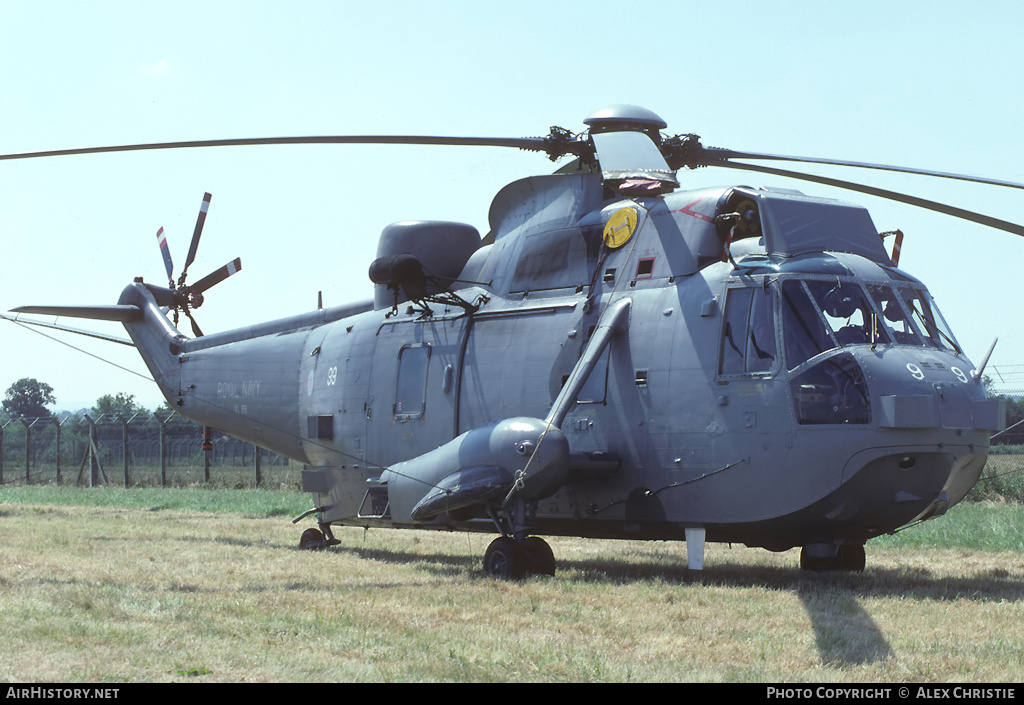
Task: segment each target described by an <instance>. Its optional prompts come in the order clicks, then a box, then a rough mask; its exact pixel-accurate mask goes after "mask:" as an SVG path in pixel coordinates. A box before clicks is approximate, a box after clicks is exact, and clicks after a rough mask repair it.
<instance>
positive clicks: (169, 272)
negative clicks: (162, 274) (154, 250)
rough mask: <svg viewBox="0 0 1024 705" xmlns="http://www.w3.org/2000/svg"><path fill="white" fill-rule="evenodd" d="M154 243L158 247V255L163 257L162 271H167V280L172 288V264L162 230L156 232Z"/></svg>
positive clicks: (165, 236)
mask: <svg viewBox="0 0 1024 705" xmlns="http://www.w3.org/2000/svg"><path fill="white" fill-rule="evenodd" d="M156 241H157V244H158V245H160V254H162V255H163V257H164V269H166V270H167V280H168V281H169V282H170V283H171V286H172V287H173V286H174V262H172V261H171V250H170V248H169V247H168V246H167V235H165V234H164V229H163V228H160V229H159V230H157V231H156Z"/></svg>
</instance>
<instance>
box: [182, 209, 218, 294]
mask: <svg viewBox="0 0 1024 705" xmlns="http://www.w3.org/2000/svg"><path fill="white" fill-rule="evenodd" d="M212 197H213V196H212V194H210V193H209V192H206V193H205V194H203V205H202V206H200V208H199V217H198V218H197V219H196V229H195V231H194V232H193V233H192V244H191V245H189V248H188V257H186V258H185V268H184V269H182V270H181V279H180V280H179V281H178V284H179V285H180V284H183V283H184V282H185V273H186V272H187V271H188V267H189V265H190V264H192V262H193V260H195V258H196V250H198V249H199V236H200V235H202V234H203V225H204V224H205V223H206V212H207V211H208V210H210V199H211V198H212Z"/></svg>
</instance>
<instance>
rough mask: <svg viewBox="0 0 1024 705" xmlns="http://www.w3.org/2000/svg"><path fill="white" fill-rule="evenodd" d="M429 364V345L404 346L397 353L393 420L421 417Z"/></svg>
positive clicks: (424, 406)
mask: <svg viewBox="0 0 1024 705" xmlns="http://www.w3.org/2000/svg"><path fill="white" fill-rule="evenodd" d="M429 362H430V346H429V345H423V344H417V345H406V346H403V347H402V349H401V350H400V351H399V352H398V389H397V391H396V393H395V407H394V416H395V418H397V419H403V420H404V419H415V418H419V417H420V416H423V412H424V411H425V410H426V405H427V366H428V363H429Z"/></svg>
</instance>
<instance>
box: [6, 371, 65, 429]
mask: <svg viewBox="0 0 1024 705" xmlns="http://www.w3.org/2000/svg"><path fill="white" fill-rule="evenodd" d="M56 401H57V399H56V398H55V397H54V396H53V387H51V386H50V385H48V384H46V383H45V382H40V381H39V380H36V379H33V378H31V377H23V378H22V379H19V380H18V381H17V382H15V383H14V384H12V385H11V386H10V387H8V388H7V396H6V398H5V399H4V401H3V409H4V411H6V412H7V413H8V414H10V415H11V416H15V417H20V418H29V419H30V418H38V417H49V416H50V412H49V411H48V410H47V408H46V405H47V404H53V403H56Z"/></svg>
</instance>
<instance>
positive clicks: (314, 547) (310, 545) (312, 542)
mask: <svg viewBox="0 0 1024 705" xmlns="http://www.w3.org/2000/svg"><path fill="white" fill-rule="evenodd" d="M299 548H300V549H302V550H303V551H322V550H323V549H325V548H327V538H326V537H325V536H324V534H323V532H322V531H320V530H319V529H306V530H305V531H303V532H302V536H300V537H299Z"/></svg>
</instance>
